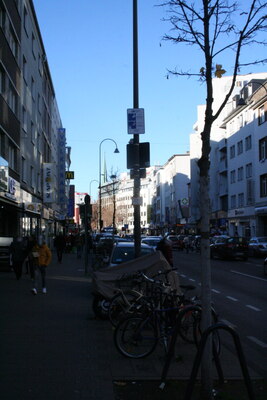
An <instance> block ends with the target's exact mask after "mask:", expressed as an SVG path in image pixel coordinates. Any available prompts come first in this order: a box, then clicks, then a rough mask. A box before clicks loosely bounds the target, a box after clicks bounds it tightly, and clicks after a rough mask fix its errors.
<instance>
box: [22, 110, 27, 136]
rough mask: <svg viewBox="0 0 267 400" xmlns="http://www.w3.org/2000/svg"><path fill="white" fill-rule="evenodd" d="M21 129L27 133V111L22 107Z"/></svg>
mask: <svg viewBox="0 0 267 400" xmlns="http://www.w3.org/2000/svg"><path fill="white" fill-rule="evenodd" d="M22 129H23V130H24V131H25V132H26V133H27V111H26V108H25V107H22Z"/></svg>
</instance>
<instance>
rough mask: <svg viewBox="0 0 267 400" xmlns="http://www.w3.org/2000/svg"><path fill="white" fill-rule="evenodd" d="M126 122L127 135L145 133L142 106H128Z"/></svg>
mask: <svg viewBox="0 0 267 400" xmlns="http://www.w3.org/2000/svg"><path fill="white" fill-rule="evenodd" d="M127 124H128V134H129V135H139V134H143V133H145V112H144V109H143V108H128V110H127Z"/></svg>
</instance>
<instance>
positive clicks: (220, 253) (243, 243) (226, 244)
mask: <svg viewBox="0 0 267 400" xmlns="http://www.w3.org/2000/svg"><path fill="white" fill-rule="evenodd" d="M210 257H211V258H222V259H227V258H228V259H242V260H247V259H248V242H247V240H246V238H243V237H237V236H234V237H228V238H227V237H223V236H221V237H220V238H219V239H217V240H216V241H215V242H214V243H211V245H210Z"/></svg>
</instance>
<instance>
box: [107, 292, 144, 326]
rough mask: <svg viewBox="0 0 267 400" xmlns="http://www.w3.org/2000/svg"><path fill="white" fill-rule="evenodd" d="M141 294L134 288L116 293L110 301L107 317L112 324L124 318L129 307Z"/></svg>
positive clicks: (114, 324)
mask: <svg viewBox="0 0 267 400" xmlns="http://www.w3.org/2000/svg"><path fill="white" fill-rule="evenodd" d="M140 296H141V294H140V293H138V292H135V291H134V290H128V291H123V292H121V293H118V294H116V295H115V296H114V297H113V298H112V299H111V301H110V305H109V310H108V317H109V320H110V322H111V323H112V325H113V326H117V325H118V323H119V321H121V320H122V319H124V318H126V316H127V314H128V313H129V312H130V310H131V307H132V305H133V303H135V301H137V299H139V298H140Z"/></svg>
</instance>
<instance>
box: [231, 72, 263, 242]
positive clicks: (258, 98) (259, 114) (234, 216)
mask: <svg viewBox="0 0 267 400" xmlns="http://www.w3.org/2000/svg"><path fill="white" fill-rule="evenodd" d="M265 76H266V78H267V74H266V75H265ZM241 96H242V97H241V99H242V100H245V101H243V102H242V103H241V104H243V105H239V106H238V107H237V108H236V109H235V110H233V112H232V113H231V114H230V115H228V116H227V118H226V119H225V121H224V123H223V127H224V128H226V140H227V163H228V215H227V216H228V229H229V234H230V235H234V234H238V235H240V236H248V237H249V236H256V235H257V236H264V235H267V131H266V123H267V118H266V115H267V81H266V80H265V82H264V80H259V79H251V80H250V81H249V82H248V83H247V85H246V86H245V87H244V88H243V90H242V91H241Z"/></svg>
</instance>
